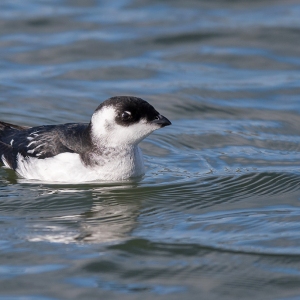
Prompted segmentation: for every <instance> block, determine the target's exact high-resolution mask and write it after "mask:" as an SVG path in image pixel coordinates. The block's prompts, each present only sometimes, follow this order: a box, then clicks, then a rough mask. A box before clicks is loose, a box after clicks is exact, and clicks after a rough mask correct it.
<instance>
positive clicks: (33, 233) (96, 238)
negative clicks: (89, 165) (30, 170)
mask: <svg viewBox="0 0 300 300" xmlns="http://www.w3.org/2000/svg"><path fill="white" fill-rule="evenodd" d="M299 11H300V5H299V1H297V0H289V1H285V2H284V3H282V2H280V1H277V0H276V1H269V0H263V1H250V2H249V1H231V0H226V1H219V0H214V1H205V0H201V1H194V0H188V1H185V2H183V1H179V0H174V1H158V0H155V1H152V0H151V1H149V0H143V1H135V0H117V1H113V2H112V1H106V0H105V1H93V0H89V1H77V0H76V1H62V0H56V1H54V2H53V1H52V2H51V1H36V0H29V1H26V4H25V2H24V1H20V0H18V1H13V2H12V1H8V0H4V1H2V2H1V9H0V24H1V30H0V48H1V55H0V66H1V68H0V79H1V80H0V91H1V93H0V107H1V108H0V114H1V116H0V117H1V120H3V121H8V122H12V123H17V124H21V125H22V124H23V125H30V126H34V125H41V124H56V123H64V122H66V123H67V122H88V121H89V119H90V117H91V114H92V112H93V111H94V109H95V108H96V107H97V106H98V105H99V103H101V102H102V101H103V100H105V99H106V98H108V97H111V96H115V95H135V96H139V97H142V98H144V99H145V100H148V101H149V102H150V103H152V104H153V105H154V106H155V107H156V108H157V109H158V110H159V111H160V112H161V113H162V114H164V115H166V116H168V118H170V120H171V121H172V124H173V125H172V126H170V127H167V128H165V129H164V130H161V131H158V132H155V133H154V134H153V135H151V136H149V137H148V138H147V139H146V140H145V141H144V142H143V143H142V145H141V147H142V150H143V152H144V154H145V162H146V167H147V172H146V175H145V176H144V177H143V178H142V179H141V180H140V181H128V182H121V183H120V182H119V183H103V182H101V183H99V182H93V183H88V184H84V185H63V184H62V185H60V184H48V183H43V182H32V181H26V180H22V179H20V178H17V176H16V175H15V174H14V172H12V171H11V170H5V169H3V168H1V169H0V199H1V201H0V225H1V226H0V233H1V234H0V251H1V255H0V266H1V267H0V299H19V298H20V297H22V298H24V299H25V298H26V299H99V297H100V298H104V299H108V298H109V299H114V298H117V297H120V296H121V297H122V299H123V298H124V299H127V298H128V299H132V297H135V298H141V297H144V298H147V299H153V296H157V295H159V296H160V297H164V298H167V297H168V298H170V299H182V298H183V297H186V298H188V299H194V298H196V297H197V298H199V296H198V295H199V294H201V296H202V298H203V299H220V298H222V299H241V298H242V299H248V298H249V299H257V298H258V299H275V298H276V299H277V298H278V299H298V298H299V295H300V289H299V286H300V276H299V269H300V261H299V222H300V219H299V218H300V211H299V191H300V189H299V186H300V174H299V161H300V157H299V112H300V102H299V94H300V89H299V78H300V73H299V66H300V52H299V49H300V47H299V45H298V44H299V37H298V31H299V27H300V19H299ZM45 282H47V283H48V284H47V285H46V286H45ZM195 295H196V297H195Z"/></svg>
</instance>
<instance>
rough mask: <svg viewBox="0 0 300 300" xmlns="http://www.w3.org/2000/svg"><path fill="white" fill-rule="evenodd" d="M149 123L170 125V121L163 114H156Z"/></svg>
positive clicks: (163, 125) (162, 125)
mask: <svg viewBox="0 0 300 300" xmlns="http://www.w3.org/2000/svg"><path fill="white" fill-rule="evenodd" d="M151 123H154V124H159V125H161V127H165V126H168V125H171V124H172V123H171V122H170V121H169V120H168V119H167V118H166V117H164V116H162V115H158V116H157V117H156V118H155V119H154V120H153V121H151Z"/></svg>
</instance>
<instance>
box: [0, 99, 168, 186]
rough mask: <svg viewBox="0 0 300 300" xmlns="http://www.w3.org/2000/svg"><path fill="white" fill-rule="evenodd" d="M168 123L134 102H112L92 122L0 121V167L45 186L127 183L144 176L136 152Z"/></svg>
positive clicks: (148, 107) (150, 108)
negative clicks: (32, 124) (26, 124)
mask: <svg viewBox="0 0 300 300" xmlns="http://www.w3.org/2000/svg"><path fill="white" fill-rule="evenodd" d="M168 125H171V122H170V121H169V120H168V119H167V118H165V117H164V116H162V115H161V114H159V113H158V112H157V111H156V110H155V109H154V107H153V106H152V105H150V104H149V103H148V102H146V101H145V100H142V99H140V98H136V97H129V96H119V97H112V98H110V99H108V100H106V101H104V102H103V103H102V104H100V105H99V106H98V107H97V109H96V110H95V112H94V113H93V115H92V118H91V121H90V123H67V124H61V125H43V126H37V127H31V128H30V127H24V126H18V125H13V124H9V123H5V122H1V121H0V162H2V163H3V164H4V166H5V167H7V168H10V169H13V170H15V171H16V172H17V173H18V174H19V175H20V176H21V177H23V178H27V179H38V180H42V181H49V182H51V181H52V182H54V181H56V182H69V183H72V182H73V183H76V182H84V181H94V180H111V181H117V180H125V179H128V178H131V177H137V176H141V175H143V174H144V173H145V169H144V162H143V155H142V152H141V150H140V148H139V147H138V144H139V142H141V141H142V140H143V139H144V138H145V137H147V136H148V135H149V134H150V133H151V132H153V131H154V130H156V129H159V128H161V127H164V126H168Z"/></svg>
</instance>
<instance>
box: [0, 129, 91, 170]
mask: <svg viewBox="0 0 300 300" xmlns="http://www.w3.org/2000/svg"><path fill="white" fill-rule="evenodd" d="M9 126H10V128H11V130H10V131H9V130H8V129H7V132H6V133H5V134H4V135H2V136H1V134H0V143H1V144H0V158H1V160H2V162H3V163H4V164H5V162H4V160H5V161H6V162H7V164H8V165H9V166H10V167H11V168H14V169H15V167H16V159H17V155H18V154H21V155H22V156H23V157H35V158H38V159H43V158H48V157H53V156H55V155H58V154H60V153H63V152H71V153H74V152H77V153H80V152H83V151H84V149H83V147H84V143H83V141H82V136H83V135H82V132H83V131H84V130H85V129H86V128H87V126H88V124H64V125H45V126H38V127H32V128H29V129H26V128H21V129H19V128H18V127H16V126H14V127H11V125H10V124H9Z"/></svg>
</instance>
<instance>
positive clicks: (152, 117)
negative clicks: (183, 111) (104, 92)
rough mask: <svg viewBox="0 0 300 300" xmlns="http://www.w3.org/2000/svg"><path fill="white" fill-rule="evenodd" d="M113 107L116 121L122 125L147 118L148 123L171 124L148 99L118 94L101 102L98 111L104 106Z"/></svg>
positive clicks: (128, 124)
mask: <svg viewBox="0 0 300 300" xmlns="http://www.w3.org/2000/svg"><path fill="white" fill-rule="evenodd" d="M109 106H111V107H113V108H114V109H115V111H116V117H115V121H116V123H117V124H119V125H122V126H130V125H132V124H135V123H138V122H140V120H146V121H147V122H148V123H153V124H158V125H160V127H164V126H168V125H171V122H170V121H169V120H168V119H167V118H165V117H163V116H162V115H160V113H159V112H157V111H156V110H155V108H154V107H153V106H152V105H150V104H149V103H148V102H147V101H145V100H143V99H141V98H137V97H132V96H116V97H112V98H109V99H107V100H106V101H104V102H103V103H101V104H100V105H99V106H98V108H97V109H96V112H97V111H98V110H101V109H102V108H104V107H109Z"/></svg>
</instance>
